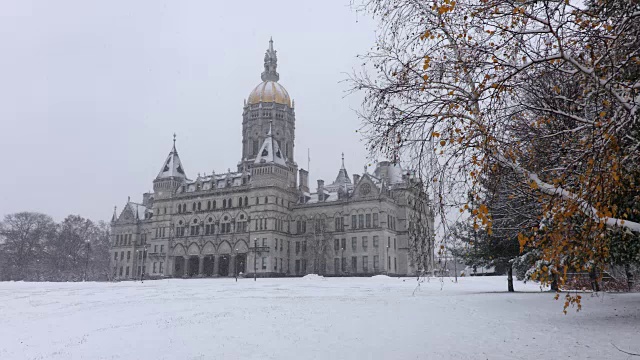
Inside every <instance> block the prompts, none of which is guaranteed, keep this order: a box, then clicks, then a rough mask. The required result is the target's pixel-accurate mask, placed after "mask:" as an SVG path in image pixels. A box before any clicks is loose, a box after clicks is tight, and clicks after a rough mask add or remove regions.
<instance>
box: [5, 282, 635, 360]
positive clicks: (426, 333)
mask: <svg viewBox="0 0 640 360" xmlns="http://www.w3.org/2000/svg"><path fill="white" fill-rule="evenodd" d="M515 286H516V290H519V291H520V292H517V293H515V294H509V293H506V292H504V291H503V290H504V289H506V279H505V278H504V277H479V278H461V279H460V281H459V283H458V284H454V283H452V281H451V279H444V281H443V282H441V280H440V279H430V280H429V282H426V283H422V284H421V285H420V287H419V288H418V289H417V290H416V288H417V283H416V280H415V279H412V278H405V279H396V278H386V277H375V278H328V279H322V278H314V279H304V278H297V279H258V281H257V282H254V281H253V279H241V280H239V281H238V282H237V283H236V282H235V281H234V280H233V279H192V280H174V279H171V280H162V281H147V282H145V283H144V284H141V283H139V282H122V283H0V359H3V360H6V359H154V360H157V359H172V360H178V359H179V360H187V359H222V358H229V359H569V358H571V359H627V358H630V357H629V356H628V355H625V354H623V353H621V352H619V351H617V350H616V349H615V348H614V347H613V346H612V345H611V344H612V343H614V344H615V345H617V346H618V347H620V348H622V349H625V350H627V351H632V352H636V353H638V352H640V294H600V296H598V297H592V296H591V295H590V294H586V295H585V296H584V300H583V302H584V305H583V306H584V307H583V310H582V311H581V312H579V313H575V311H571V312H569V314H568V315H563V314H562V303H561V302H560V301H554V300H553V299H552V298H553V294H550V293H547V292H545V293H541V292H540V289H539V287H538V286H537V285H535V284H526V285H525V284H522V283H519V282H516V284H515Z"/></svg>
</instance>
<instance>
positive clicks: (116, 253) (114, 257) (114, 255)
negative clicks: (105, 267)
mask: <svg viewBox="0 0 640 360" xmlns="http://www.w3.org/2000/svg"><path fill="white" fill-rule="evenodd" d="M113 260H118V252H117V251H116V252H114V253H113Z"/></svg>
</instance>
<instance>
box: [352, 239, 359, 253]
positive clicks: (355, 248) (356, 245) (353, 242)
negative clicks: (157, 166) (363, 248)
mask: <svg viewBox="0 0 640 360" xmlns="http://www.w3.org/2000/svg"><path fill="white" fill-rule="evenodd" d="M357 249H358V238H357V237H352V238H351V250H353V251H356V250H357Z"/></svg>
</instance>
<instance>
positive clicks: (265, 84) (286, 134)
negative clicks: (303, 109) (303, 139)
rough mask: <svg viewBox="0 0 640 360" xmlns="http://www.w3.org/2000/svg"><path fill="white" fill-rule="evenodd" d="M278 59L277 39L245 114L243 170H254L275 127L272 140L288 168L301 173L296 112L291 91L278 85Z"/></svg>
mask: <svg viewBox="0 0 640 360" xmlns="http://www.w3.org/2000/svg"><path fill="white" fill-rule="evenodd" d="M277 67H278V56H277V55H276V51H275V50H274V49H273V39H271V40H269V48H268V49H267V51H266V53H265V55H264V71H263V72H262V76H261V79H262V82H261V83H260V84H258V85H257V86H256V87H255V88H254V89H253V90H252V91H251V93H250V94H249V97H248V98H247V100H245V102H244V110H243V112H242V160H241V162H240V164H239V165H238V170H241V168H247V169H248V168H251V167H252V166H253V164H254V163H255V160H256V157H257V156H258V155H259V154H258V152H259V151H260V148H261V146H262V144H263V143H264V141H265V138H267V137H268V133H269V129H270V128H271V137H272V138H273V140H274V141H275V142H276V143H277V145H278V148H279V149H280V150H281V151H282V153H283V155H284V159H285V163H286V166H287V167H289V168H290V170H291V171H294V173H295V172H297V165H296V163H295V161H294V160H293V159H294V141H295V120H296V118H295V111H294V103H293V102H292V101H291V98H290V97H289V93H288V92H287V90H286V89H285V88H284V87H283V86H282V85H281V84H280V83H278V80H280V74H278V72H277V71H276V70H277Z"/></svg>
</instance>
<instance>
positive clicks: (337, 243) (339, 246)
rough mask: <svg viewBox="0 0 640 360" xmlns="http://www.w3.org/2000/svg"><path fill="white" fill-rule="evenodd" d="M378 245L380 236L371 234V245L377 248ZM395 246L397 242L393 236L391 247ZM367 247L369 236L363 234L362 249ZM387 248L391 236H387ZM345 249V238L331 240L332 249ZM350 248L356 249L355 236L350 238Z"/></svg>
mask: <svg viewBox="0 0 640 360" xmlns="http://www.w3.org/2000/svg"><path fill="white" fill-rule="evenodd" d="M379 246H380V238H379V237H378V236H377V235H374V236H373V247H374V248H377V247H379ZM396 246H397V242H396V238H393V249H394V250H395V249H396ZM368 247H369V237H368V236H363V237H362V250H364V251H366V250H367V248H368ZM387 248H391V237H390V236H389V237H388V238H387ZM346 249H347V239H345V238H343V239H342V241H341V239H334V240H333V250H334V251H339V250H346ZM351 250H353V251H358V238H357V237H355V236H354V237H352V238H351Z"/></svg>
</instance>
